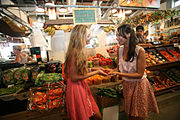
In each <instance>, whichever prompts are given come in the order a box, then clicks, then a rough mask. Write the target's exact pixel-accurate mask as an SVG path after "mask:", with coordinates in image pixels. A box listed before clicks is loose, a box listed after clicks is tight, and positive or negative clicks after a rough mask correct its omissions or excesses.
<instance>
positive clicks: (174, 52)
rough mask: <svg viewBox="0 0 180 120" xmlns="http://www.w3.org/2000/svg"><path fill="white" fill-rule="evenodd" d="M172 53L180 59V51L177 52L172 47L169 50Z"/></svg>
mask: <svg viewBox="0 0 180 120" xmlns="http://www.w3.org/2000/svg"><path fill="white" fill-rule="evenodd" d="M168 52H170V53H171V54H172V55H174V56H175V57H176V58H177V59H178V60H180V53H178V52H176V51H175V50H173V49H171V50H168Z"/></svg>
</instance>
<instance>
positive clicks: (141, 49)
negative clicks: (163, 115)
mask: <svg viewBox="0 0 180 120" xmlns="http://www.w3.org/2000/svg"><path fill="white" fill-rule="evenodd" d="M144 52H145V50H144V48H143V47H141V46H139V45H136V53H137V54H139V53H144Z"/></svg>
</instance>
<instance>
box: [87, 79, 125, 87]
mask: <svg viewBox="0 0 180 120" xmlns="http://www.w3.org/2000/svg"><path fill="white" fill-rule="evenodd" d="M121 83H122V80H119V81H117V82H109V83H102V84H99V85H91V86H89V87H90V88H91V89H93V88H102V87H113V86H116V85H119V84H121Z"/></svg>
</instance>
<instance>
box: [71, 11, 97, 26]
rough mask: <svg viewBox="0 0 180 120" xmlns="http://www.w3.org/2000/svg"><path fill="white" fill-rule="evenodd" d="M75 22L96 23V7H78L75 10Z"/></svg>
mask: <svg viewBox="0 0 180 120" xmlns="http://www.w3.org/2000/svg"><path fill="white" fill-rule="evenodd" d="M73 22H74V24H96V23H97V19H96V9H94V8H76V9H74V10H73Z"/></svg>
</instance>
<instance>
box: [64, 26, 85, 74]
mask: <svg viewBox="0 0 180 120" xmlns="http://www.w3.org/2000/svg"><path fill="white" fill-rule="evenodd" d="M87 28H88V27H87V26H86V25H76V26H75V27H74V28H73V30H72V32H71V36H70V41H69V46H68V50H67V53H66V58H65V65H64V72H65V74H66V75H67V68H68V65H69V63H70V61H71V58H72V52H74V60H75V61H74V64H75V66H76V68H77V71H78V73H79V74H82V75H84V74H86V73H87V57H86V53H85V45H86V36H87Z"/></svg>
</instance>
